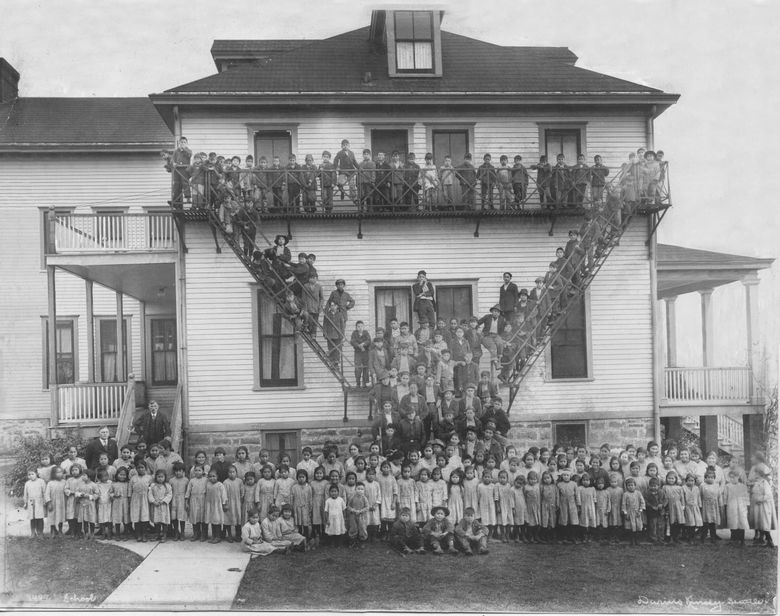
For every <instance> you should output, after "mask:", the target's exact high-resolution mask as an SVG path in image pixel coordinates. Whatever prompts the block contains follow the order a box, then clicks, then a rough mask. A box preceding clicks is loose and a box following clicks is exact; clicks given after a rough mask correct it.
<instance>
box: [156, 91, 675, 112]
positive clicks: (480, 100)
mask: <svg viewBox="0 0 780 616" xmlns="http://www.w3.org/2000/svg"><path fill="white" fill-rule="evenodd" d="M149 98H150V99H151V101H152V103H153V104H154V105H155V106H158V105H159V106H166V105H181V104H183V105H235V104H236V103H237V102H240V103H241V104H258V105H263V104H279V103H280V102H284V103H285V104H290V105H306V104H310V103H312V102H328V103H330V102H333V103H336V102H337V103H340V104H364V103H371V102H379V101H382V102H385V103H401V104H403V103H414V104H425V103H432V104H442V103H452V104H458V105H469V104H474V105H484V104H491V103H493V104H501V105H506V104H507V103H509V104H518V105H525V104H534V105H545V104H549V105H561V104H565V105H581V104H601V105H624V104H640V105H656V106H658V107H659V108H662V109H660V111H662V110H663V109H666V108H668V107H669V106H671V105H673V104H675V103H676V102H677V100H678V99H679V98H680V95H679V94H667V93H664V92H468V91H464V92H419V91H418V92H366V91H332V92H292V91H288V92H241V91H235V92H161V93H158V94H150V95H149ZM660 111H659V113H660Z"/></svg>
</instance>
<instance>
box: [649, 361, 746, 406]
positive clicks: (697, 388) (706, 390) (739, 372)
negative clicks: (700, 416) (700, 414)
mask: <svg viewBox="0 0 780 616" xmlns="http://www.w3.org/2000/svg"><path fill="white" fill-rule="evenodd" d="M664 371H665V386H666V387H665V394H666V395H665V398H666V401H667V402H673V403H680V404H699V403H702V402H736V403H740V402H741V403H749V402H750V397H751V385H752V379H753V372H752V370H751V369H750V368H747V367H744V368H665V369H664Z"/></svg>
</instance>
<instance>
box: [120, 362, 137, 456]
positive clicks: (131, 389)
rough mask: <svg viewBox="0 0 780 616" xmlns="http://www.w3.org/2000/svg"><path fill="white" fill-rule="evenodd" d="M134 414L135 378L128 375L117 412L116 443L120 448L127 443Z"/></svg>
mask: <svg viewBox="0 0 780 616" xmlns="http://www.w3.org/2000/svg"><path fill="white" fill-rule="evenodd" d="M134 414H135V377H134V376H133V375H132V374H130V375H128V377H127V391H126V392H125V398H124V400H123V401H122V408H121V410H120V412H119V420H118V422H117V426H116V442H117V443H119V445H120V446H122V445H124V444H125V443H127V441H128V440H129V438H130V431H131V430H132V429H133V415H134Z"/></svg>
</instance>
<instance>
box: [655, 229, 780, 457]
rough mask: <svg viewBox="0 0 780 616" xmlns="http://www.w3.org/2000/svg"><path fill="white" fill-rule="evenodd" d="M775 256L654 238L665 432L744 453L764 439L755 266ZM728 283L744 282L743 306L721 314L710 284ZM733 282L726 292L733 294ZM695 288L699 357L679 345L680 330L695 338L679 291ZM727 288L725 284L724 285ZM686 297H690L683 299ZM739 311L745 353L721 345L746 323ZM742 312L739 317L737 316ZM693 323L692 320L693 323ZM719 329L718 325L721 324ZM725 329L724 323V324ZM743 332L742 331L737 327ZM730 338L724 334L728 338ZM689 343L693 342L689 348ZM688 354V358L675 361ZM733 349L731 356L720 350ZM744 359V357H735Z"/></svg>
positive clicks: (706, 447)
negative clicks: (681, 316) (682, 315)
mask: <svg viewBox="0 0 780 616" xmlns="http://www.w3.org/2000/svg"><path fill="white" fill-rule="evenodd" d="M773 262H774V259H759V258H753V257H746V256H740V255H730V254H725V253H718V252H711V251H706V250H696V249H691V248H684V247H681V246H671V245H666V244H658V257H657V272H658V288H657V293H658V294H657V299H658V300H659V301H661V302H663V317H664V321H665V327H663V328H659V332H658V335H659V336H661V337H662V347H663V350H664V351H665V362H664V367H663V374H662V375H661V378H660V381H661V384H662V386H661V390H662V393H661V400H660V415H661V422H662V425H664V427H665V428H666V437H667V438H671V439H674V440H680V439H681V438H682V440H685V437H686V436H687V437H692V438H696V439H698V440H699V443H700V444H701V447H702V449H704V450H705V451H711V450H714V451H719V452H720V453H723V454H727V455H735V456H738V457H739V458H740V459H742V460H745V459H747V458H749V456H750V455H751V453H752V451H754V450H755V449H756V448H758V447H759V443H760V442H761V441H762V439H763V413H764V406H765V399H766V392H765V391H764V389H763V384H764V382H765V379H764V374H763V370H764V360H763V355H762V345H761V337H760V329H759V298H758V292H759V284H760V279H759V275H758V272H759V271H760V270H763V269H767V268H769V267H771V265H772V263H773ZM728 285H741V286H742V288H743V295H742V297H743V300H742V306H738V307H736V308H734V310H733V312H732V313H730V315H729V316H730V317H734V318H732V319H724V318H723V317H722V315H721V318H720V319H718V318H717V316H716V314H717V311H716V309H715V308H716V307H715V304H714V300H713V297H716V298H717V297H720V295H715V290H716V289H719V288H720V287H726V286H728ZM734 291H735V289H734V287H733V286H732V287H731V289H729V290H728V293H730V295H731V296H732V297H733V296H735V293H734ZM694 293H698V295H699V320H700V327H701V330H700V332H701V333H700V338H701V343H700V344H701V351H700V354H699V356H700V360H699V361H698V362H697V361H691V353H690V352H687V353H681V352H680V348H679V346H678V343H679V341H680V339H679V338H678V333H680V331H682V333H683V334H684V335H686V336H687V337H688V338H689V339H691V338H698V332H695V331H692V329H691V327H690V319H688V322H687V323H686V324H685V325H684V326H682V329H680V327H681V326H680V325H678V303H677V301H678V298H679V297H681V296H689V295H690V294H694ZM723 293H724V295H725V293H726V292H723ZM685 301H687V302H688V303H689V304H690V298H686V300H685ZM743 311H744V315H745V320H744V332H745V333H744V336H745V337H744V342H742V343H741V344H740V345H739V346H740V348H742V346H744V353H741V351H740V352H739V353H737V354H738V355H740V358H739V359H737V361H734V359H733V358H734V355H735V353H734V352H733V351H732V352H729V353H727V352H725V350H724V349H722V348H719V347H718V346H717V342H718V341H723V340H724V339H726V336H725V334H729V338H731V337H733V336H734V335H737V334H738V332H739V330H741V329H742V327H743V325H742V323H740V322H739V321H737V320H736V315H738V314H741V313H742V312H743ZM739 320H741V319H739ZM694 327H695V326H694ZM719 329H720V331H718V330H719ZM726 329H728V331H726ZM740 335H741V334H740ZM729 343H730V340H729V341H727V342H726V344H729ZM688 351H690V349H688ZM683 355H685V356H686V361H682V362H681V361H679V359H678V358H679V357H681V356H683ZM724 356H729V357H731V361H729V362H728V363H724V362H723V357H724ZM740 359H741V361H740Z"/></svg>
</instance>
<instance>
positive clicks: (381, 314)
mask: <svg viewBox="0 0 780 616" xmlns="http://www.w3.org/2000/svg"><path fill="white" fill-rule="evenodd" d="M411 317H412V290H411V287H378V288H377V290H376V326H377V327H384V328H385V331H390V321H392V320H393V319H398V322H399V323H403V322H404V321H406V322H407V323H409V327H412V320H411Z"/></svg>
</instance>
